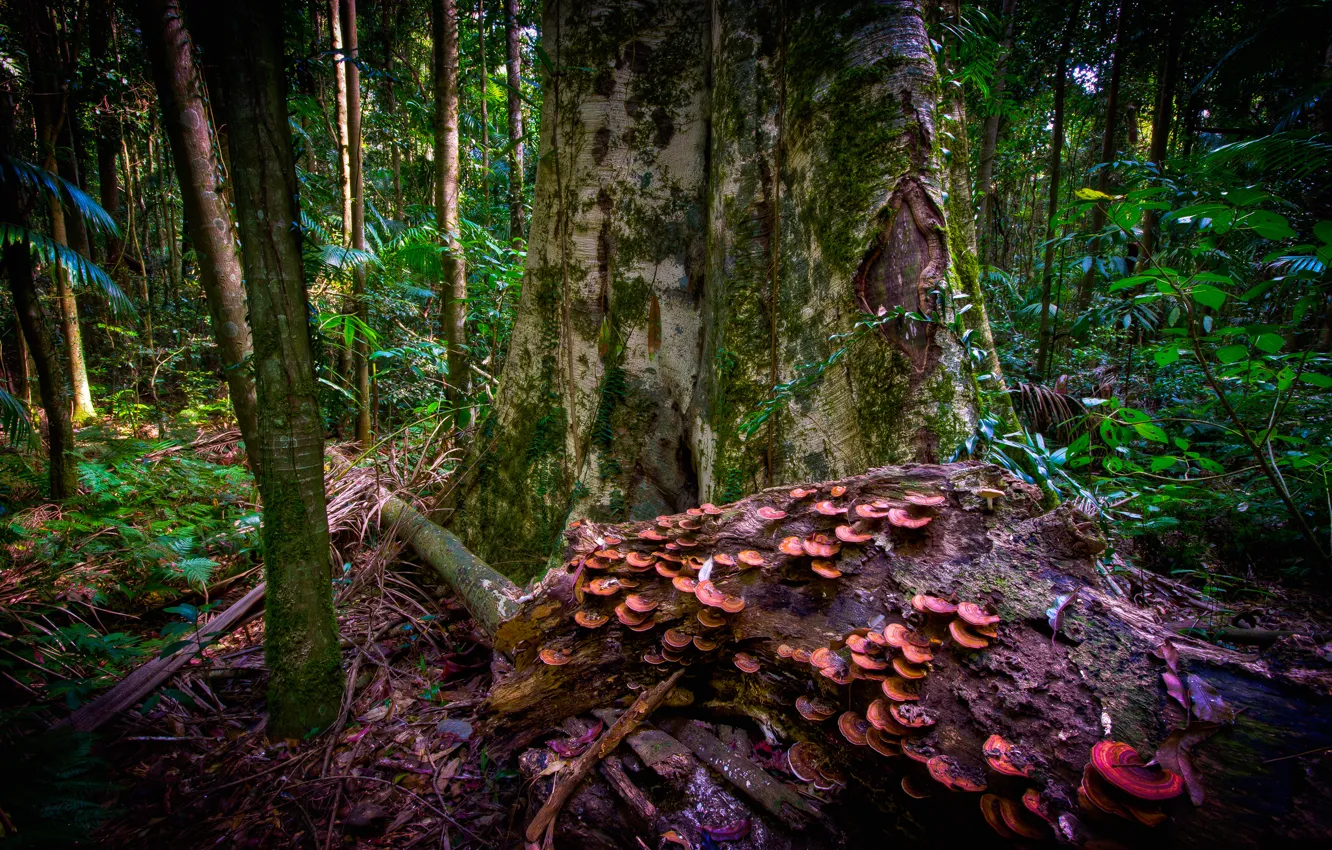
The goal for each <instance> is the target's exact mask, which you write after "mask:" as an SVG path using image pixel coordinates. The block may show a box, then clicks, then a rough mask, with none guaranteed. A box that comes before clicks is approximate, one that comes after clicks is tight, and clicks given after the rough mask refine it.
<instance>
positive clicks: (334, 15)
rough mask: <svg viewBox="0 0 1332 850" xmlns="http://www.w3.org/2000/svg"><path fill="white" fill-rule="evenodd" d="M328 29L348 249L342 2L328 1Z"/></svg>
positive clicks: (347, 137)
mask: <svg viewBox="0 0 1332 850" xmlns="http://www.w3.org/2000/svg"><path fill="white" fill-rule="evenodd" d="M328 8H329V12H328V29H329V33H330V37H331V40H332V47H333V110H334V124H335V130H336V132H337V144H338V164H339V171H338V188H340V189H341V190H342V244H343V245H346V246H348V247H351V244H352V242H351V226H352V190H351V140H350V133H349V132H348V128H347V120H348V115H347V92H348V89H347V47H346V45H345V44H344V43H343V40H342V2H341V0H329V7H328Z"/></svg>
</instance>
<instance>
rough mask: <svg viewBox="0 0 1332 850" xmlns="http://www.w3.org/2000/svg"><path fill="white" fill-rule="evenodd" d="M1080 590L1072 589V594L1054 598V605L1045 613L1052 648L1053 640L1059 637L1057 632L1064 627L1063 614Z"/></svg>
mask: <svg viewBox="0 0 1332 850" xmlns="http://www.w3.org/2000/svg"><path fill="white" fill-rule="evenodd" d="M1079 590H1081V588H1074V589H1073V592H1072V593H1067V594H1062V595H1060V596H1056V597H1055V604H1054V605H1053V606H1051V607H1050V608H1047V609H1046V611H1045V616H1046V617H1048V618H1049V620H1050V630H1051V632H1052V634H1051V635H1050V645H1051V646H1054V643H1055V639H1056V638H1058V637H1059V630H1060V629H1062V628H1063V627H1064V612H1065V610H1067V608H1068V606H1069V603H1071V602H1072V601H1073V600H1074V599H1076V598H1077V597H1078V591H1079Z"/></svg>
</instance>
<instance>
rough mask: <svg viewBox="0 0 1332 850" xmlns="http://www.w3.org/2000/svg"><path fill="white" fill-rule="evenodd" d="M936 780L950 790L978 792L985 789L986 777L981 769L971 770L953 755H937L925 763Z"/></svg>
mask: <svg viewBox="0 0 1332 850" xmlns="http://www.w3.org/2000/svg"><path fill="white" fill-rule="evenodd" d="M925 767H927V768H928V769H929V771H930V776H932V777H934V780H935V781H936V782H938V783H940V784H941V785H943V786H944V787H945V788H947V789H949V790H950V791H967V792H971V793H974V792H977V791H984V790H985V777H983V776H981V775H980V773H979V771H974V770H969V769H967V768H965V767H963V766H962V765H961V764H959V763H958V761H957V759H955V758H953V757H951V756H935V757H934V758H932V759H930V760H929V761H927V762H926V763H925Z"/></svg>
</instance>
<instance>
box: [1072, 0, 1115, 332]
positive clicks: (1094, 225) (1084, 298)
mask: <svg viewBox="0 0 1332 850" xmlns="http://www.w3.org/2000/svg"><path fill="white" fill-rule="evenodd" d="M1127 6H1128V4H1127V3H1126V2H1125V0H1119V12H1118V17H1117V19H1116V21H1115V47H1114V56H1113V58H1112V59H1111V60H1110V88H1109V89H1108V90H1107V91H1106V103H1105V133H1104V135H1103V136H1102V137H1101V171H1100V173H1099V174H1097V176H1096V188H1097V190H1098V191H1100V192H1102V193H1103V194H1104V193H1108V192H1109V191H1110V173H1111V171H1112V170H1113V169H1112V168H1111V166H1112V165H1113V164H1114V162H1115V159H1116V158H1117V153H1116V151H1117V147H1116V145H1115V136H1116V134H1117V132H1118V130H1119V81H1120V79H1121V78H1122V76H1123V72H1124V54H1125V53H1126V52H1128V48H1127V46H1126V45H1125V44H1124V15H1125V13H1126V11H1127ZM1103 227H1105V204H1104V203H1097V204H1096V206H1095V207H1094V208H1093V209H1092V217H1091V232H1092V239H1091V244H1090V247H1091V251H1090V256H1091V262H1090V263H1089V264H1088V265H1087V269H1086V271H1084V272H1083V273H1082V280H1081V281H1080V282H1079V284H1078V295H1077V302H1076V304H1075V305H1074V315H1075V316H1076V315H1081V314H1082V312H1083V311H1084V310H1086V309H1087V306H1088V305H1089V304H1091V296H1092V288H1093V285H1094V284H1095V282H1096V260H1097V259H1098V257H1099V252H1098V251H1097V248H1099V247H1100V245H1101V239H1100V235H1099V234H1100V232H1101V229H1102V228H1103Z"/></svg>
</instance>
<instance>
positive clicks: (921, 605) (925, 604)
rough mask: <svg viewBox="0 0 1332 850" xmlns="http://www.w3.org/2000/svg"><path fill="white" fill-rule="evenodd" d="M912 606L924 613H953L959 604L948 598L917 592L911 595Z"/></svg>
mask: <svg viewBox="0 0 1332 850" xmlns="http://www.w3.org/2000/svg"><path fill="white" fill-rule="evenodd" d="M911 607H912V608H915V609H916V610H917V611H919V612H921V613H922V614H952V613H955V612H956V611H957V606H956V605H954V604H953V603H951V602H949V601H948V600H947V599H940V598H939V597H937V596H929V595H927V594H924V593H917V594H916V595H915V596H913V597H911Z"/></svg>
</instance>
